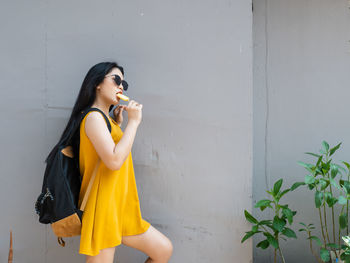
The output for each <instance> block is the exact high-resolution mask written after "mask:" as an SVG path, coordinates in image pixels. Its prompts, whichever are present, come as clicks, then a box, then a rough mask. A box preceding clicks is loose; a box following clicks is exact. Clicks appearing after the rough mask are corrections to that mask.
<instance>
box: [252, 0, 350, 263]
mask: <svg viewBox="0 0 350 263" xmlns="http://www.w3.org/2000/svg"><path fill="white" fill-rule="evenodd" d="M253 24H254V26H253V28H254V30H253V39H254V40H253V42H254V53H253V54H254V71H253V72H254V84H253V86H254V89H253V90H254V103H253V104H254V150H253V152H254V158H253V159H254V176H253V200H254V203H255V202H256V201H257V200H260V199H264V198H265V197H266V192H265V190H266V188H271V187H272V186H273V183H274V182H275V181H276V180H277V179H279V178H283V179H284V186H286V187H290V186H291V185H292V183H293V182H295V181H303V180H304V176H305V175H306V172H305V169H304V168H302V167H300V166H299V165H298V164H297V161H301V160H303V161H310V162H311V161H312V160H313V158H312V157H309V156H307V155H305V154H304V152H318V150H319V149H320V148H321V142H322V140H326V141H328V142H329V143H330V144H331V145H332V146H335V145H336V144H337V143H338V142H343V145H342V147H341V149H340V150H339V151H338V153H337V154H336V156H335V159H336V160H337V161H339V160H347V161H349V160H350V158H349V156H350V136H349V134H350V123H349V121H348V119H349V110H348V109H349V96H350V90H349V84H350V74H349V70H350V59H349V58H350V42H349V40H350V27H349V25H350V10H349V3H348V1H346V0H340V1H327V0H308V1H305V0H300V1H299V0H298V1H286V0H282V1H281V0H264V1H258V0H257V1H254V20H253ZM284 200H285V201H284V203H289V204H290V207H291V208H292V209H294V210H297V211H298V214H297V216H296V217H295V222H296V224H295V225H294V227H293V229H294V230H296V232H297V235H298V237H299V238H298V239H297V240H291V241H290V242H288V243H285V242H283V241H282V249H283V250H284V251H285V258H286V262H316V261H315V260H314V258H313V257H312V255H311V252H310V251H309V248H308V244H307V243H306V241H305V235H303V233H299V232H298V229H299V226H298V223H299V222H306V223H312V222H313V223H317V222H318V220H317V218H318V214H317V210H315V208H314V204H313V202H314V199H313V196H312V194H311V193H310V192H307V191H305V190H300V189H299V190H297V191H296V192H292V193H290V194H288V195H287V196H286V198H285V199H284ZM254 214H255V215H257V216H261V214H260V213H258V212H257V211H255V210H254ZM315 234H317V235H319V236H320V233H319V232H318V233H317V232H316V233H315ZM260 240H261V239H260V238H256V239H255V241H254V245H256V244H257V242H258V241H260ZM271 252H272V251H271V250H268V251H266V252H264V251H261V250H260V249H257V248H254V262H257V263H260V262H261V263H266V262H273V255H272V253H271Z"/></svg>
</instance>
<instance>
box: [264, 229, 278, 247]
mask: <svg viewBox="0 0 350 263" xmlns="http://www.w3.org/2000/svg"><path fill="white" fill-rule="evenodd" d="M264 235H265V236H266V238H267V241H269V243H270V245H271V246H273V247H274V248H276V249H278V247H279V246H278V240H277V239H276V238H274V237H273V236H272V235H271V234H270V233H267V232H264Z"/></svg>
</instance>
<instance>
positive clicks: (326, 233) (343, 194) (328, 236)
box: [291, 141, 350, 262]
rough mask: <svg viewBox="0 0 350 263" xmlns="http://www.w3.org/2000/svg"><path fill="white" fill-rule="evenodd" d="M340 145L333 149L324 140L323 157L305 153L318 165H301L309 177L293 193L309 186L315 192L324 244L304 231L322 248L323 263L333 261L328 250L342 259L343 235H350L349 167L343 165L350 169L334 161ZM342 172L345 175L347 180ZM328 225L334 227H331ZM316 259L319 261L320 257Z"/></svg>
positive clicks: (297, 184) (292, 188) (346, 164)
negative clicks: (313, 158) (314, 158)
mask: <svg viewBox="0 0 350 263" xmlns="http://www.w3.org/2000/svg"><path fill="white" fill-rule="evenodd" d="M340 145H341V143H339V144H338V145H336V146H334V147H333V148H330V146H329V144H328V143H327V142H326V141H323V142H322V149H321V150H320V154H315V153H310V152H307V153H306V154H308V155H311V156H314V157H316V158H317V160H316V161H315V164H310V163H305V162H298V163H299V164H300V165H302V166H303V167H305V169H306V170H307V171H308V175H306V176H305V178H304V182H297V183H295V184H294V185H293V186H292V187H291V190H295V189H296V188H298V187H299V186H301V185H306V186H307V188H308V189H309V190H311V191H314V200H315V207H316V209H317V210H318V217H319V221H320V226H321V234H322V241H321V240H319V239H318V238H317V237H315V236H311V229H310V227H309V228H308V227H307V226H306V225H305V224H304V226H305V228H303V229H304V230H305V231H306V232H307V233H308V239H310V242H311V240H315V241H317V244H318V245H319V246H320V247H321V248H320V258H321V260H322V261H324V262H327V261H328V260H329V258H330V254H329V250H333V251H334V253H335V255H336V258H337V259H339V252H338V250H339V249H341V248H342V245H341V244H340V237H341V232H342V231H343V232H344V231H345V230H346V233H347V235H348V234H349V225H348V217H349V200H350V181H349V178H350V165H349V163H347V162H342V163H343V164H344V165H345V166H346V167H347V170H346V169H345V168H344V167H342V166H341V165H339V164H337V163H335V162H334V161H333V159H332V158H331V157H332V156H333V154H334V153H335V152H336V151H337V150H338V149H339V148H340ZM342 172H345V173H346V178H345V179H344V178H343V174H342ZM335 206H340V213H339V214H336V209H335ZM328 211H330V214H331V219H327V214H328ZM329 221H331V222H329ZM329 224H330V225H331V228H329ZM309 226H310V225H309ZM336 226H338V227H336ZM312 227H313V226H312ZM337 229H338V233H337V231H336V230H337ZM310 236H311V237H312V238H310ZM318 241H320V242H318ZM310 249H311V252H312V254H314V255H315V253H314V251H313V249H312V248H310ZM315 257H316V258H317V260H319V259H318V257H317V256H315Z"/></svg>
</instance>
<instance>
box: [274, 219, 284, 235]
mask: <svg viewBox="0 0 350 263" xmlns="http://www.w3.org/2000/svg"><path fill="white" fill-rule="evenodd" d="M285 225H286V221H285V220H283V219H282V218H279V217H278V216H275V217H274V218H273V223H272V226H273V228H274V229H276V230H277V231H278V232H282V230H283V227H284V226H285Z"/></svg>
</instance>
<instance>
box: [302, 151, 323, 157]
mask: <svg viewBox="0 0 350 263" xmlns="http://www.w3.org/2000/svg"><path fill="white" fill-rule="evenodd" d="M305 154H309V155H312V156H315V157H317V158H319V157H320V156H321V155H319V154H316V153H310V152H306V153H305Z"/></svg>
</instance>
